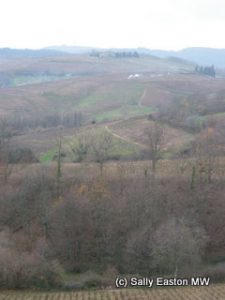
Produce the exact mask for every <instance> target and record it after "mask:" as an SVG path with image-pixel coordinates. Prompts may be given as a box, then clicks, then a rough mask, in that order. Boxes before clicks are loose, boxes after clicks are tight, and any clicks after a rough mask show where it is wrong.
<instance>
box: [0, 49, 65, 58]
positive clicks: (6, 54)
mask: <svg viewBox="0 0 225 300" xmlns="http://www.w3.org/2000/svg"><path fill="white" fill-rule="evenodd" d="M62 54H63V53H62V52H60V51H56V50H50V49H40V50H31V49H12V48H0V59H13V58H40V57H48V56H61V55H62Z"/></svg>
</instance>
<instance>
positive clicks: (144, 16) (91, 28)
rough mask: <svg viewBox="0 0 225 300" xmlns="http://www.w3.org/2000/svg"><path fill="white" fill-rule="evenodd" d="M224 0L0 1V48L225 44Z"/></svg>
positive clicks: (160, 46) (222, 45) (148, 46)
mask: <svg viewBox="0 0 225 300" xmlns="http://www.w3.org/2000/svg"><path fill="white" fill-rule="evenodd" d="M224 32H225V0H155V1H153V0H136V1H134V0H2V1H1V9H0V47H15V48H41V47H46V46H49V45H62V44H67V45H84V46H93V47H147V48H152V49H159V48H161V49H181V48H184V47H191V46H206V47H217V48H225V38H224Z"/></svg>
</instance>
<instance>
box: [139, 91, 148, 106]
mask: <svg viewBox="0 0 225 300" xmlns="http://www.w3.org/2000/svg"><path fill="white" fill-rule="evenodd" d="M146 94H147V89H145V90H144V92H143V93H142V95H141V97H140V99H139V101H138V106H139V107H141V108H143V107H144V105H143V104H142V101H143V100H144V98H145V96H146Z"/></svg>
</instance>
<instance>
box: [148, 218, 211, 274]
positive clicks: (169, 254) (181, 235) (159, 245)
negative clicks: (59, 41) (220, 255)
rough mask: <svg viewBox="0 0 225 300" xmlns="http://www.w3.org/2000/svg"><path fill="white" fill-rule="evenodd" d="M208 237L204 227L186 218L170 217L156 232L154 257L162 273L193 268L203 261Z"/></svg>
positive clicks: (156, 265)
mask: <svg viewBox="0 0 225 300" xmlns="http://www.w3.org/2000/svg"><path fill="white" fill-rule="evenodd" d="M206 241H207V237H206V234H205V232H204V230H203V229H201V228H199V227H197V226H191V225H189V224H188V222H186V221H185V220H184V219H179V220H177V219H174V218H172V219H170V220H168V221H167V222H165V223H162V224H161V225H160V226H159V227H158V229H157V230H156V232H155V235H154V242H153V247H152V257H153V260H154V264H155V267H156V268H157V269H158V271H159V272H160V273H170V274H172V273H173V274H174V276H175V277H176V276H177V275H178V273H179V272H183V271H185V270H187V269H189V268H190V269H191V268H193V267H194V266H197V264H199V263H200V261H201V255H202V252H203V250H204V247H205V245H206Z"/></svg>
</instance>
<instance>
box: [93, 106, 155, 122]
mask: <svg viewBox="0 0 225 300" xmlns="http://www.w3.org/2000/svg"><path fill="white" fill-rule="evenodd" d="M152 112H154V109H152V108H151V107H140V106H138V105H125V106H123V107H119V108H117V109H113V110H110V111H106V112H102V113H99V114H97V115H96V116H95V119H96V121H98V122H100V121H109V120H117V119H121V118H124V117H126V116H129V117H135V116H142V115H146V114H149V113H152Z"/></svg>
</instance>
